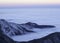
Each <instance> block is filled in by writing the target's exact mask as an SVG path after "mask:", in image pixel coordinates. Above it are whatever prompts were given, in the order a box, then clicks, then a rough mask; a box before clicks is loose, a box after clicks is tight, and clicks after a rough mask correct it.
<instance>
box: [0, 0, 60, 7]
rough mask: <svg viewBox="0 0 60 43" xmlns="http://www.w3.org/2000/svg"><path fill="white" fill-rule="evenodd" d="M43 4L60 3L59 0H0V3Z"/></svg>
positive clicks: (3, 4)
mask: <svg viewBox="0 0 60 43" xmlns="http://www.w3.org/2000/svg"><path fill="white" fill-rule="evenodd" d="M36 4H38V5H44V4H60V0H0V5H1V6H5V5H9V6H10V5H11V6H13V5H36Z"/></svg>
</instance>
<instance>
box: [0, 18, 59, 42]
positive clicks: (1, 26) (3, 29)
mask: <svg viewBox="0 0 60 43" xmlns="http://www.w3.org/2000/svg"><path fill="white" fill-rule="evenodd" d="M55 27H56V26H54V25H38V24H36V23H32V22H28V23H24V24H17V23H13V22H8V21H6V20H4V19H0V43H60V32H55V33H52V34H50V35H48V36H46V37H43V38H39V39H34V40H30V41H27V42H18V41H14V40H13V39H11V37H12V36H16V35H23V34H29V33H33V32H34V31H33V28H36V29H37V28H39V29H45V28H50V29H51V28H55Z"/></svg>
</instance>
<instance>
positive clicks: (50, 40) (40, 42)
mask: <svg viewBox="0 0 60 43" xmlns="http://www.w3.org/2000/svg"><path fill="white" fill-rule="evenodd" d="M21 43H60V32H55V33H52V34H50V35H48V36H45V37H43V38H40V39H34V40H31V41H28V42H21Z"/></svg>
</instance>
